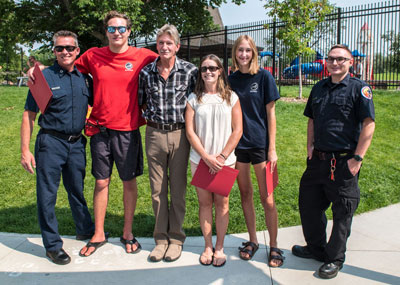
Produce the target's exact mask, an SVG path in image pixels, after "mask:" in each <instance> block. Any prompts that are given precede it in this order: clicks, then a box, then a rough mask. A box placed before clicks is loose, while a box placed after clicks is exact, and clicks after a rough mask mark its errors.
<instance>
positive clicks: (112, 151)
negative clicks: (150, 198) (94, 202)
mask: <svg viewBox="0 0 400 285" xmlns="http://www.w3.org/2000/svg"><path fill="white" fill-rule="evenodd" d="M90 151H91V154H92V174H93V176H94V177H95V178H96V179H106V178H109V177H110V176H111V173H112V168H113V164H114V161H115V165H116V166H117V170H118V173H119V177H120V178H121V180H122V181H129V180H132V179H133V178H135V177H137V176H139V175H142V174H143V147H142V138H141V136H140V131H139V130H134V131H128V132H124V131H115V130H109V129H108V130H107V132H106V134H102V133H98V134H95V135H94V136H92V137H91V139H90Z"/></svg>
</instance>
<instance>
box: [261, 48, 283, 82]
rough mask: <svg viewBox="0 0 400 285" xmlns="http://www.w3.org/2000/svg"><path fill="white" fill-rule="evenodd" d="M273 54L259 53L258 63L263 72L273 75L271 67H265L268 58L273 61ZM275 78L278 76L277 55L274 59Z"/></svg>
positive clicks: (267, 52) (268, 52)
mask: <svg viewBox="0 0 400 285" xmlns="http://www.w3.org/2000/svg"><path fill="white" fill-rule="evenodd" d="M273 56H274V54H273V53H272V52H270V51H261V52H260V53H259V63H260V66H262V67H263V68H264V69H265V70H268V71H269V72H270V73H271V74H274V73H273V72H272V71H273V67H272V66H266V65H267V63H268V58H271V59H273ZM275 60H276V61H275V76H278V74H279V53H278V54H276V58H275Z"/></svg>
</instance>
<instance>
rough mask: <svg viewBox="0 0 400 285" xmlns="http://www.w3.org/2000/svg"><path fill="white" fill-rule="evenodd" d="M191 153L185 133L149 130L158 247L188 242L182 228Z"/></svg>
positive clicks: (149, 156)
mask: <svg viewBox="0 0 400 285" xmlns="http://www.w3.org/2000/svg"><path fill="white" fill-rule="evenodd" d="M189 150H190V145H189V142H188V140H187V138H186V133H185V129H180V130H176V131H171V132H168V131H163V130H159V129H155V128H152V127H149V126H147V128H146V155H147V163H148V168H149V180H150V187H151V191H152V196H151V197H152V202H153V211H154V216H155V219H156V224H155V227H154V233H153V236H154V240H155V242H156V244H168V242H169V243H173V244H180V245H182V244H183V242H184V241H185V238H186V235H185V233H184V231H183V229H182V226H183V219H184V217H185V211H186V203H185V195H186V184H187V181H186V180H187V179H186V175H187V163H188V158H189ZM168 185H169V188H170V202H169V203H168ZM168 204H169V205H168Z"/></svg>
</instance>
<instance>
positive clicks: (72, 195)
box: [35, 132, 94, 251]
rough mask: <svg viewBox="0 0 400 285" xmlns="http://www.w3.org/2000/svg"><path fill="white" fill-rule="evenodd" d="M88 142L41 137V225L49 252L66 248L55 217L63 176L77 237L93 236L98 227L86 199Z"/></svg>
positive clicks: (38, 178)
mask: <svg viewBox="0 0 400 285" xmlns="http://www.w3.org/2000/svg"><path fill="white" fill-rule="evenodd" d="M85 146H86V138H85V137H84V136H81V137H80V138H79V139H78V140H77V141H76V142H67V141H66V140H63V139H60V138H57V137H54V136H52V135H50V134H43V133H40V132H39V134H38V136H37V139H36V144H35V159H36V165H37V168H36V182H37V187H36V188H37V191H36V193H37V205H38V217H39V225H40V228H41V231H42V238H43V244H44V246H45V248H46V250H51V251H52V250H58V249H60V248H62V246H63V241H62V240H61V237H60V235H59V234H58V222H57V218H56V215H55V210H54V208H55V204H56V200H57V190H58V186H59V184H60V179H61V176H62V178H63V183H64V186H65V189H66V190H67V193H68V200H69V204H70V206H71V210H72V215H73V219H74V221H75V225H76V233H77V234H92V233H93V232H94V225H93V222H92V220H91V217H90V214H89V211H88V207H87V204H86V201H85V198H84V196H83V183H84V177H85V167H86V152H85Z"/></svg>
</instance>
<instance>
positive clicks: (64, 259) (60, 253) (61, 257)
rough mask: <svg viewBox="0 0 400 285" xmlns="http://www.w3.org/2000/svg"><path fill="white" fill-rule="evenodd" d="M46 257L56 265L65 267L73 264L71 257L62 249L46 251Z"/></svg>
mask: <svg viewBox="0 0 400 285" xmlns="http://www.w3.org/2000/svg"><path fill="white" fill-rule="evenodd" d="M46 256H47V257H48V258H50V259H51V261H53V262H54V263H55V264H59V265H65V264H68V263H70V262H71V257H69V255H68V254H67V253H66V252H65V251H64V250H63V249H62V248H61V249H59V250H54V251H51V250H46Z"/></svg>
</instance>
